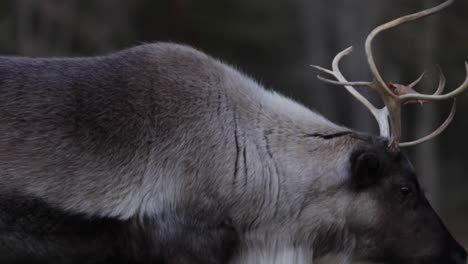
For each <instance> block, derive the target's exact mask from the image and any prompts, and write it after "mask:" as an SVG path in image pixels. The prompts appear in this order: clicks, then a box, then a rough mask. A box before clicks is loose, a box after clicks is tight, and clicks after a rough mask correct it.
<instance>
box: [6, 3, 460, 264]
mask: <svg viewBox="0 0 468 264" xmlns="http://www.w3.org/2000/svg"><path fill="white" fill-rule="evenodd" d="M452 2H453V0H448V1H446V2H444V3H442V4H440V5H438V6H436V7H434V8H431V9H428V10H425V11H421V12H419V13H416V14H413V15H409V16H404V17H401V18H398V19H396V20H394V21H391V22H388V23H386V24H383V25H381V26H379V27H377V28H376V29H374V30H373V31H372V32H371V33H370V34H369V36H368V37H367V41H366V52H367V57H368V63H369V67H370V70H371V72H372V74H373V76H374V78H375V80H374V81H372V82H348V81H347V80H346V79H345V78H344V77H343V75H342V74H341V72H340V70H339V62H340V61H341V59H342V58H343V57H344V56H345V55H347V54H349V53H350V52H351V49H346V50H344V51H343V52H341V53H339V54H338V55H337V56H336V57H335V59H334V60H333V64H332V70H328V69H325V68H322V67H319V66H314V67H315V68H317V69H319V70H320V71H322V72H325V73H327V74H330V75H331V76H333V77H335V79H336V81H335V80H330V79H325V78H323V77H320V79H322V80H324V81H326V82H329V83H332V84H337V85H344V86H345V88H346V89H347V90H348V91H349V92H350V93H351V94H352V95H353V96H354V97H356V98H357V99H358V100H359V101H361V102H362V103H363V104H364V105H365V106H367V107H368V108H369V110H370V111H371V113H372V114H373V115H374V116H375V117H376V119H377V121H378V124H379V127H380V136H374V135H368V134H364V133H360V132H356V131H353V130H351V129H348V128H345V127H342V126H339V125H337V124H334V123H332V122H330V121H328V120H327V119H326V118H324V117H322V116H321V115H319V114H317V113H314V112H312V111H310V110H309V109H307V108H305V107H304V106H302V105H300V104H298V103H296V102H294V101H292V100H290V99H288V98H285V97H284V96H281V95H279V94H278V93H275V92H271V91H267V90H265V89H264V88H263V87H261V86H260V85H259V84H258V83H256V82H255V81H253V80H252V79H250V78H248V77H246V76H245V75H243V74H242V73H240V72H239V71H237V70H235V69H233V68H232V67H230V66H228V65H226V64H224V63H222V62H220V61H218V60H216V59H214V58H212V57H209V56H207V55H205V54H204V53H202V52H199V51H197V50H195V49H193V48H190V47H187V46H182V45H176V44H170V43H157V44H147V45H142V46H138V47H135V48H131V49H128V50H124V51H121V52H117V53H114V54H111V55H108V56H102V57H94V58H65V59H57V58H53V59H40V58H21V57H2V58H0V149H1V150H2V151H1V152H0V161H1V162H0V182H1V184H0V193H2V195H3V196H4V197H20V198H19V199H20V200H21V199H32V201H33V204H34V203H35V202H38V203H39V205H38V206H39V207H41V208H42V207H44V208H46V209H47V208H52V209H50V210H51V213H52V214H59V215H60V214H66V215H71V216H70V217H71V219H75V220H71V224H69V225H67V224H65V225H63V224H62V225H57V228H58V230H60V229H62V228H63V229H65V230H67V229H68V228H70V226H72V227H73V226H77V227H78V228H84V229H86V228H89V229H91V230H100V229H101V228H100V226H99V224H100V223H102V222H99V221H104V225H105V226H108V227H110V229H109V230H108V229H104V231H103V233H101V234H96V236H100V235H103V236H104V238H103V239H105V241H113V239H112V236H111V234H113V233H114V232H116V233H121V234H122V236H123V237H124V238H125V239H126V240H127V241H129V244H130V245H128V244H126V245H124V246H120V244H118V247H117V250H115V251H113V252H112V253H108V252H107V253H105V254H111V255H112V254H114V253H115V254H119V253H121V250H122V249H123V250H135V251H136V252H137V253H135V254H133V255H132V254H130V255H129V256H130V258H132V257H135V256H145V257H147V258H145V259H143V260H141V263H227V262H228V263H234V264H237V263H312V262H313V261H314V260H317V259H319V258H321V257H323V256H326V255H329V254H336V255H339V256H340V258H341V260H340V261H341V262H342V263H348V262H349V261H353V260H358V261H361V260H364V261H376V262H384V263H408V264H412V263H449V264H461V263H465V261H466V252H465V250H464V249H463V248H462V247H461V246H460V245H459V244H458V243H457V242H456V241H455V240H454V238H453V237H452V236H451V235H450V233H449V232H448V231H447V229H446V228H445V226H444V225H443V223H442V222H441V220H440V219H439V217H438V216H437V214H436V213H435V212H434V210H433V209H432V208H431V206H430V205H429V203H428V201H427V200H426V198H425V197H424V194H423V193H422V192H421V190H420V187H419V184H418V181H417V178H416V176H415V172H414V169H413V167H412V165H411V163H410V161H409V160H408V159H407V157H406V155H405V154H404V153H403V152H402V151H401V150H400V148H401V147H406V146H410V145H416V144H418V143H421V142H423V141H425V140H429V139H431V138H434V137H435V136H436V135H438V134H439V133H440V132H442V130H444V129H445V128H446V127H447V125H448V123H449V122H450V121H451V120H452V117H453V115H454V113H455V103H454V104H453V107H452V111H451V113H450V115H449V116H448V118H447V120H446V121H445V122H444V123H443V124H442V125H441V127H439V128H438V129H437V130H435V131H434V132H433V133H431V134H430V135H429V136H426V137H423V138H420V139H418V140H415V141H412V142H400V141H401V129H400V126H401V125H400V109H401V106H402V105H403V104H406V103H414V102H416V101H422V102H429V101H436V100H445V99H450V98H455V96H457V95H459V94H460V93H462V92H463V91H465V90H466V89H467V88H468V64H465V66H466V68H467V78H466V79H465V81H464V82H463V83H462V84H461V85H460V86H459V87H458V88H456V89H454V90H453V91H452V92H449V93H447V94H441V93H442V92H443V89H444V86H445V85H444V84H445V79H444V77H443V75H442V74H441V81H440V83H439V88H438V89H437V91H436V92H435V93H434V94H433V95H424V94H420V93H417V92H415V91H414V90H413V89H412V88H413V87H414V86H415V85H416V84H417V83H418V80H417V81H415V82H413V83H412V84H410V85H408V86H402V85H387V84H386V83H385V82H384V81H383V79H382V77H381V76H380V74H379V71H378V70H377V67H376V65H375V62H374V59H373V56H372V49H371V46H372V41H373V39H374V38H375V37H376V36H377V35H378V34H379V33H381V32H383V31H385V30H387V29H389V28H392V27H395V26H398V25H400V24H403V23H406V22H409V21H413V20H415V19H419V18H421V17H424V16H428V15H430V14H433V13H436V12H438V11H440V10H442V9H444V8H445V7H447V6H448V5H450V4H451V3H452ZM352 85H365V86H368V87H370V88H371V89H373V90H375V91H377V92H378V94H379V95H380V96H381V98H382V100H383V101H384V103H385V107H384V108H382V109H378V108H376V107H374V106H372V105H371V104H370V103H369V102H368V101H367V99H365V98H364V97H363V96H362V95H360V94H359V93H358V92H357V91H356V90H355V89H354V88H353V87H352ZM13 204H14V202H13ZM47 210H49V209H47ZM36 215H40V213H36ZM33 216H34V214H33ZM74 217H76V218H74ZM83 218H84V219H86V218H89V219H91V220H89V221H91V222H89V223H88V224H90V225H91V226H90V227H88V226H87V225H86V224H81V223H82V222H81V221H82V220H80V219H83ZM33 219H34V218H33ZM93 219H94V220H93ZM99 219H104V220H99ZM27 221H29V222H30V221H31V220H30V219H29V220H27ZM21 228H22V229H24V228H25V227H24V226H22V227H21ZM135 230H136V231H135ZM58 233H59V234H60V232H58ZM53 235H57V233H53ZM108 236H110V237H111V239H108ZM122 236H121V238H120V239H122ZM0 241H2V242H6V243H0V245H4V246H3V247H11V248H15V244H12V245H11V244H9V243H8V242H9V241H11V240H8V237H5V236H3V237H1V236H0ZM16 241H17V240H16ZM54 241H55V243H56V240H54ZM54 241H52V242H51V243H52V247H54V245H55V247H57V243H56V244H54ZM59 241H60V240H59ZM83 241H88V240H83ZM114 242H115V243H121V241H120V240H119V241H114ZM25 243H27V242H26V241H25ZM31 243H33V244H34V245H27V246H24V244H22V245H21V246H18V247H21V249H20V250H19V251H15V252H17V254H15V255H14V256H16V257H18V261H22V259H21V256H20V255H21V250H29V251H28V259H27V261H28V263H32V262H33V260H34V254H35V252H34V251H35V247H39V245H40V242H39V243H34V242H31ZM19 244H21V243H19ZM72 245H73V244H72ZM109 246H111V245H109ZM2 250H3V251H5V248H3V249H2ZM41 250H42V251H41ZM47 250H50V248H49V249H43V248H40V249H37V251H38V252H36V254H37V255H38V256H39V255H40V256H41V257H43V256H44V254H45V255H47ZM39 251H40V252H39ZM44 251H45V252H46V253H44ZM51 252H60V250H58V249H57V248H55V249H53V251H52V250H51ZM65 252H70V251H65ZM84 252H86V251H84ZM41 254H42V255H41ZM71 254H72V253H70V255H71ZM103 254H104V253H103ZM50 255H53V253H50ZM124 255H125V254H124ZM2 257H4V256H0V259H1V258H2ZM9 257H10V258H6V257H4V258H6V261H5V260H4V262H7V263H8V262H10V263H14V262H15V261H16V260H15V259H14V257H13V259H12V257H11V255H9ZM50 257H51V258H52V257H53V256H50ZM42 260H43V259H42ZM18 261H16V262H18ZM129 262H132V261H131V260H129ZM133 262H137V261H133ZM49 263H52V261H51V262H49ZM56 263H57V262H56ZM58 263H60V262H58ZM139 263H140V262H139Z"/></svg>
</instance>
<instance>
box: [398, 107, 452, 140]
mask: <svg viewBox="0 0 468 264" xmlns="http://www.w3.org/2000/svg"><path fill="white" fill-rule="evenodd" d="M456 105H457V103H456V99H455V98H454V99H453V104H452V109H451V110H450V114H449V116H448V117H447V119H445V121H444V123H442V125H440V126H439V127H438V128H437V129H436V130H434V131H433V132H432V133H431V134H429V135H427V136H425V137H422V138H420V139H417V140H414V141H410V142H403V143H399V144H398V146H400V147H409V146H414V145H417V144H421V143H423V142H426V141H428V140H431V139H433V138H435V137H437V136H438V135H439V134H440V133H442V131H444V130H445V129H446V128H447V127H448V125H449V124H450V123H451V122H452V120H453V117H454V116H455V112H456V109H457V108H456Z"/></svg>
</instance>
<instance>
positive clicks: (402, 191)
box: [400, 186, 412, 196]
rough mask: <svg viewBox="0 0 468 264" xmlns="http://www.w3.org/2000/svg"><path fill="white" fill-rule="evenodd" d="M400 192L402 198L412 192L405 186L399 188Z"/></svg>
mask: <svg viewBox="0 0 468 264" xmlns="http://www.w3.org/2000/svg"><path fill="white" fill-rule="evenodd" d="M400 192H401V194H402V195H403V196H408V195H409V194H410V193H411V192H412V191H411V189H410V188H409V187H407V186H402V187H400Z"/></svg>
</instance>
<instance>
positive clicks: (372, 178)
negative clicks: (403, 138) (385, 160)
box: [351, 150, 382, 188]
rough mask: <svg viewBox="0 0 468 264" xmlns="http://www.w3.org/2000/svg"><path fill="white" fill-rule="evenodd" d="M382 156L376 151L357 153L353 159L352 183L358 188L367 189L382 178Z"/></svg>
mask: <svg viewBox="0 0 468 264" xmlns="http://www.w3.org/2000/svg"><path fill="white" fill-rule="evenodd" d="M381 168H382V156H381V155H379V153H378V152H376V151H375V150H360V151H356V152H355V153H354V154H353V155H352V157H351V173H352V177H351V178H352V179H351V180H352V182H353V184H354V186H356V187H357V188H367V187H369V186H371V185H373V184H375V183H377V182H378V181H379V180H380V178H381V177H382V170H381Z"/></svg>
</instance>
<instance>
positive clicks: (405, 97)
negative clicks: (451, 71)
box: [400, 62, 468, 101]
mask: <svg viewBox="0 0 468 264" xmlns="http://www.w3.org/2000/svg"><path fill="white" fill-rule="evenodd" d="M465 71H466V76H465V80H464V81H463V83H462V84H461V85H460V86H458V87H457V88H456V89H455V90H453V91H451V92H450V93H446V94H442V95H440V93H441V92H442V90H443V87H442V88H440V84H439V88H438V89H437V91H436V93H434V94H405V95H402V96H400V100H401V101H408V100H426V101H441V100H446V99H449V98H452V97H455V96H457V95H459V94H461V93H463V92H464V91H465V90H467V89H468V62H465ZM441 83H443V85H442V86H445V77H444V76H443V74H442V73H441Z"/></svg>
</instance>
